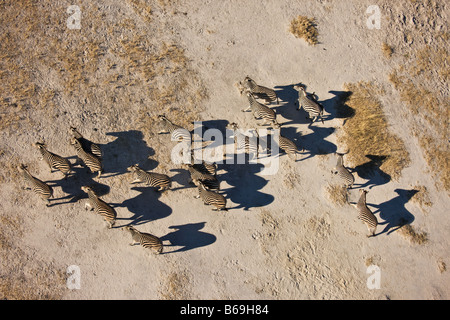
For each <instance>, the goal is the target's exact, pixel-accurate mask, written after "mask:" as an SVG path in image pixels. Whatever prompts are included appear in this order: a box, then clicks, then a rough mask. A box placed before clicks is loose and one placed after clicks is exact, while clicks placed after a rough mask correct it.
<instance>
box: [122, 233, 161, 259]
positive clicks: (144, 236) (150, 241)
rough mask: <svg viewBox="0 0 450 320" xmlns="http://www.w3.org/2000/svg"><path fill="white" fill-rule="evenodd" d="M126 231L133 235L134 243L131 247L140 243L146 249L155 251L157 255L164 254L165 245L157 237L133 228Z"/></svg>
mask: <svg viewBox="0 0 450 320" xmlns="http://www.w3.org/2000/svg"><path fill="white" fill-rule="evenodd" d="M125 229H126V230H128V231H129V232H130V233H131V237H132V239H133V242H132V243H131V244H130V245H134V244H136V243H139V244H140V245H141V246H143V247H144V248H148V249H152V250H154V251H155V252H156V253H157V254H160V253H162V252H163V248H164V246H163V243H162V241H161V239H159V238H158V237H157V236H154V235H152V234H150V233H145V232H140V231H138V230H136V229H135V228H134V227H132V226H127V227H125Z"/></svg>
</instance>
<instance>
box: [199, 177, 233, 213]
mask: <svg viewBox="0 0 450 320" xmlns="http://www.w3.org/2000/svg"><path fill="white" fill-rule="evenodd" d="M197 198H201V199H202V200H203V202H204V203H205V204H207V205H211V206H213V207H215V209H213V210H216V211H219V210H225V211H228V209H227V208H226V205H227V199H226V198H225V197H224V196H223V195H221V194H220V193H217V192H214V191H210V190H207V189H206V187H205V185H204V184H203V183H202V182H201V181H200V182H198V196H197Z"/></svg>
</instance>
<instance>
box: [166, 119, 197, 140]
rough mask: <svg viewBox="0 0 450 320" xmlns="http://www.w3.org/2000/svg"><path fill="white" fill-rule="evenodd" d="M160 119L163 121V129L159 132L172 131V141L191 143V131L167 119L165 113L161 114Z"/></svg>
mask: <svg viewBox="0 0 450 320" xmlns="http://www.w3.org/2000/svg"><path fill="white" fill-rule="evenodd" d="M158 119H159V120H160V121H161V123H162V129H161V130H160V131H159V132H158V134H163V133H170V136H171V140H172V141H178V142H187V143H189V144H190V143H191V141H192V137H191V133H190V132H189V131H188V130H187V129H185V128H183V127H181V126H179V125H176V124H174V123H173V122H172V121H170V120H169V119H167V117H166V116H165V115H159V116H158Z"/></svg>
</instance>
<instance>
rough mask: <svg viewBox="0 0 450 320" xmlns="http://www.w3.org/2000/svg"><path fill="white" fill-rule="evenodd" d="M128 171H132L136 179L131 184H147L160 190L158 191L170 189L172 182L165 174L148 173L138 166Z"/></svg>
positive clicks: (129, 168) (133, 166)
mask: <svg viewBox="0 0 450 320" xmlns="http://www.w3.org/2000/svg"><path fill="white" fill-rule="evenodd" d="M127 170H128V171H130V172H131V173H132V174H133V175H134V177H135V179H134V180H133V181H132V182H131V184H134V183H145V184H146V185H147V186H150V187H155V188H158V191H165V190H167V189H170V186H171V181H170V178H169V176H167V175H165V174H162V173H156V172H147V171H145V170H143V169H142V168H140V167H139V165H138V164H135V165H132V166H131V167H128V168H127Z"/></svg>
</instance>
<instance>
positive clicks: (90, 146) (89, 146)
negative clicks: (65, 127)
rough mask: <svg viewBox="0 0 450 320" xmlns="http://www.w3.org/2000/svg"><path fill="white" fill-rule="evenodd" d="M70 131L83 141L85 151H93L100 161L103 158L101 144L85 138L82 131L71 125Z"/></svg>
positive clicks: (82, 145)
mask: <svg viewBox="0 0 450 320" xmlns="http://www.w3.org/2000/svg"><path fill="white" fill-rule="evenodd" d="M70 132H71V133H72V135H73V137H74V138H76V139H77V140H78V141H80V143H81V147H82V148H83V150H84V151H86V152H88V153H92V154H93V155H94V156H96V157H97V158H98V159H99V160H100V161H102V159H103V152H102V149H101V148H100V146H99V145H98V144H96V143H93V142H92V141H89V140H88V139H86V138H84V137H83V136H82V135H81V133H80V132H79V131H78V130H77V128H75V127H70Z"/></svg>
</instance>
